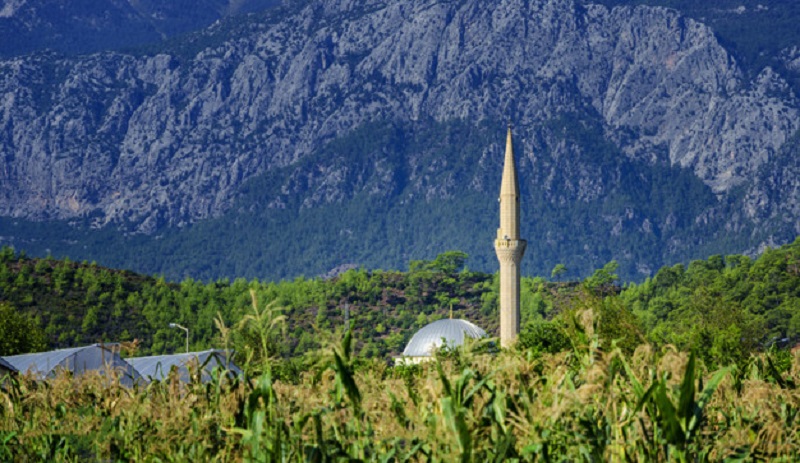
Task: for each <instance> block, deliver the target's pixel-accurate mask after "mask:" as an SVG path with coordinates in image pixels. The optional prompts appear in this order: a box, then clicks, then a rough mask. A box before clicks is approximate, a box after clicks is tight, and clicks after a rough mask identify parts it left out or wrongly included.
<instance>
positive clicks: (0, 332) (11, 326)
mask: <svg viewBox="0 0 800 463" xmlns="http://www.w3.org/2000/svg"><path fill="white" fill-rule="evenodd" d="M46 347H47V343H46V342H45V339H44V333H43V332H42V330H41V329H40V328H39V326H38V325H36V323H35V322H34V321H33V320H32V319H31V318H29V317H27V316H25V315H24V314H21V313H19V312H17V310H16V309H15V308H14V307H12V306H11V304H8V303H6V302H0V356H4V355H17V354H26V353H29V352H40V351H43V350H44V349H45V348H46Z"/></svg>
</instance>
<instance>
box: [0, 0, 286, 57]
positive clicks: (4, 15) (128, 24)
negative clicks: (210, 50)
mask: <svg viewBox="0 0 800 463" xmlns="http://www.w3.org/2000/svg"><path fill="white" fill-rule="evenodd" d="M277 4H279V2H278V1H276V0H167V1H154V0H71V1H69V2H64V1H60V0H5V1H4V2H3V4H2V8H0V56H4V57H11V56H18V55H23V54H27V53H32V52H36V51H42V50H45V49H50V50H55V51H58V52H60V53H66V54H81V53H91V52H97V51H102V50H110V49H115V48H128V47H134V46H137V45H143V44H147V43H153V42H159V41H161V40H163V39H165V38H167V37H172V36H175V35H179V34H182V33H186V32H191V31H195V30H197V29H202V28H204V27H206V26H209V25H210V24H212V23H213V22H214V21H217V20H219V19H222V18H225V17H228V16H232V15H237V14H242V13H248V12H253V11H259V10H264V9H267V8H271V7H273V6H276V5H277Z"/></svg>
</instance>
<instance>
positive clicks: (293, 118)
mask: <svg viewBox="0 0 800 463" xmlns="http://www.w3.org/2000/svg"><path fill="white" fill-rule="evenodd" d="M792 53H794V54H792ZM786 56H787V58H786V59H787V62H791V63H794V62H795V61H796V56H797V53H796V52H795V51H792V50H787V55H786ZM793 60H794V61H793ZM574 113H579V114H583V115H585V116H586V117H589V118H592V119H593V120H594V121H595V122H596V123H597V124H599V126H600V127H601V128H602V131H603V135H604V137H605V139H606V140H608V141H609V142H610V143H611V144H613V145H614V146H615V147H616V148H617V149H619V151H620V152H621V153H625V155H626V156H628V157H629V158H630V159H632V160H634V161H635V162H641V163H659V162H667V163H669V164H671V165H675V166H682V167H685V168H688V169H690V170H691V171H692V172H694V174H695V175H696V176H697V177H699V178H700V179H701V180H702V181H703V182H704V183H705V184H706V185H708V186H709V187H710V188H711V189H712V190H713V191H714V192H715V193H716V194H717V195H718V196H719V197H725V196H726V195H729V194H730V193H731V192H733V191H740V190H742V189H744V190H745V191H749V193H747V195H745V196H746V199H745V200H743V201H745V203H746V204H747V207H746V208H743V211H744V215H743V217H742V219H741V220H745V221H749V222H751V223H758V222H759V221H770V220H773V219H774V217H775V214H773V215H770V214H767V213H765V212H764V211H767V210H771V209H780V205H781V204H782V203H784V202H786V201H793V202H794V203H795V204H796V203H797V191H798V190H799V188H800V187H798V184H799V183H800V181H799V180H798V177H797V176H792V177H785V178H775V175H772V176H770V175H769V174H768V173H764V172H768V171H769V170H770V169H773V170H774V167H770V166H774V165H776V162H778V161H777V159H778V158H780V156H781V153H784V152H785V146H786V145H787V142H788V141H789V140H790V139H791V138H792V137H793V135H795V134H796V133H797V131H798V128H799V127H800V120H799V119H798V102H797V100H796V98H795V96H794V95H793V93H792V91H791V89H790V87H789V86H788V85H787V84H786V82H784V80H783V79H782V77H781V76H779V75H778V74H777V73H775V72H773V71H772V70H771V69H770V68H765V69H764V70H763V71H762V72H761V73H760V74H759V75H758V76H757V77H756V78H755V79H748V78H746V77H745V74H744V73H743V72H742V71H741V70H740V68H739V67H738V65H737V62H736V60H735V59H734V58H733V57H732V55H731V54H729V53H728V52H727V51H726V49H725V48H724V47H722V46H721V45H720V43H718V41H717V40H716V38H715V36H714V33H713V31H712V30H711V29H710V28H708V27H706V26H705V25H704V24H702V23H700V22H697V21H695V20H691V19H688V18H684V17H682V16H681V15H680V14H679V13H678V12H676V11H674V10H669V9H665V8H658V7H641V6H640V7H633V8H631V7H616V8H613V9H609V8H607V7H604V6H599V5H591V4H588V5H586V4H581V3H577V2H575V1H573V0H531V1H525V0H501V1H498V2H481V1H478V0H462V1H455V0H453V1H438V2H427V1H421V0H392V1H375V0H371V1H348V0H339V1H332V0H326V1H312V2H308V3H307V4H305V5H304V6H302V7H294V8H287V9H283V10H277V11H272V12H269V13H265V14H262V15H261V16H259V17H258V18H257V19H255V20H254V19H253V18H251V19H250V20H248V21H242V22H233V21H228V22H220V23H217V24H215V25H214V26H212V27H210V28H209V29H206V30H204V31H202V32H200V33H197V34H194V35H191V36H188V37H187V38H185V39H182V40H180V41H177V42H173V43H171V44H170V45H165V46H164V47H163V48H161V49H159V50H158V51H157V52H153V53H149V54H125V53H118V52H106V53H100V54H94V55H88V56H84V57H61V56H58V55H54V54H51V53H43V54H37V55H33V56H27V57H19V58H14V59H8V60H5V61H2V62H0V159H1V161H0V215H4V216H13V217H22V218H28V219H35V220H47V219H70V218H76V217H87V216H90V217H92V218H93V220H94V224H95V226H98V227H102V226H104V225H107V224H110V223H116V224H122V225H124V226H125V227H129V228H131V229H134V230H137V231H142V232H153V231H156V230H158V229H160V228H162V227H164V226H167V225H176V226H182V225H186V224H189V223H192V222H196V221H198V220H202V219H206V218H209V217H214V216H219V215H221V214H223V213H224V212H226V211H227V210H229V209H230V208H231V206H232V205H233V204H234V201H235V198H236V197H237V194H238V192H239V189H240V187H241V185H242V184H243V182H245V181H247V180H248V179H251V178H254V177H255V176H258V175H261V174H264V173H266V172H271V171H275V170H276V169H279V168H284V167H287V166H292V165H294V164H296V163H298V162H299V161H301V160H303V159H305V158H307V157H308V156H310V155H311V154H313V153H314V152H315V150H319V148H320V147H321V146H324V145H325V144H326V143H328V142H330V141H333V140H336V139H338V138H340V137H342V136H345V135H347V134H349V133H351V132H352V131H353V130H355V129H357V128H359V127H361V126H363V125H364V124H365V123H367V122H370V121H399V122H401V123H402V122H411V123H413V121H420V120H426V119H428V118H430V119H432V120H434V121H438V122H446V121H450V120H463V121H474V122H475V123H476V124H477V123H481V122H486V121H500V122H499V124H498V126H499V127H502V126H503V124H504V121H506V120H507V119H509V118H510V119H511V120H513V121H514V124H515V126H516V129H515V131H516V133H519V139H520V140H521V144H520V146H519V148H518V149H519V154H518V156H519V157H520V158H521V161H520V166H521V167H520V168H521V169H522V170H523V174H524V172H532V171H535V170H536V169H537V166H539V167H541V166H551V168H553V169H555V167H553V166H557V165H558V163H559V161H558V160H559V159H563V158H565V157H570V156H572V155H574V152H573V151H574V150H575V149H578V150H580V144H578V145H577V148H575V147H574V146H571V145H568V144H563V143H561V142H560V141H559V139H558V137H556V136H548V135H547V134H546V133H545V132H546V131H544V132H543V129H542V127H543V126H545V125H546V124H547V123H548V121H552V120H556V119H558V118H560V117H561V116H563V115H564V114H574ZM500 130H502V129H500ZM498 133H500V132H498ZM501 135H502V134H501ZM551 135H552V134H551ZM498 137H501V136H500V135H498ZM487 150H488V147H487ZM487 154H488V153H487ZM444 162H445V164H444V165H440V166H430V168H431V169H434V170H438V171H446V160H444ZM380 164H381V163H380V160H379V159H377V160H376V164H375V165H376V168H375V169H372V170H371V171H370V172H368V173H367V175H371V176H380V175H388V176H389V177H391V175H392V173H391V172H388V173H387V172H384V173H381V168H380ZM297 165H298V166H300V165H301V164H297ZM417 167H419V166H417ZM573 167H574V168H575V169H576V170H577V171H578V172H576V175H575V176H574V177H572V181H573V182H574V184H573V185H566V186H564V188H565V189H566V191H571V193H569V194H568V195H567V197H563V195H562V196H559V197H556V196H557V195H555V193H554V195H555V196H553V197H552V198H551V199H552V201H553V202H554V203H557V202H559V201H576V200H577V201H588V200H591V199H592V198H596V197H598V196H601V195H603V194H604V192H605V190H604V187H603V186H602V185H599V184H597V183H596V182H594V181H593V176H594V175H593V173H592V171H591V168H588V167H586V168H583V167H581V166H580V165H577V164H576V165H574V166H573ZM320 168H325V169H329V170H322V171H320V170H314V169H313V168H312V169H310V170H309V169H306V168H302V169H306V170H302V169H300V168H299V167H298V169H300V170H298V171H295V176H299V177H305V178H309V179H311V180H309V181H310V182H311V183H308V184H305V186H301V187H298V186H297V184H291V183H290V182H289V181H288V180H287V183H286V185H285V186H284V188H283V190H284V192H290V191H291V194H294V195H301V196H304V198H305V199H304V200H303V205H304V207H314V206H316V205H320V204H326V203H330V202H336V201H341V200H342V199H343V198H347V197H351V196H352V193H353V191H352V185H348V184H346V183H345V182H343V181H341V179H343V178H345V177H344V176H343V174H342V169H344V170H346V169H347V166H343V167H341V166H340V168H339V169H338V170H337V169H336V168H334V167H333V166H328V167H325V166H320ZM528 178H529V180H528V182H529V184H528V185H527V186H523V190H525V189H528V190H531V189H545V190H547V189H548V188H551V187H552V185H549V184H548V183H547V178H546V177H539V176H536V177H534V176H529V177H528ZM423 179H424V176H422V175H418V176H414V175H410V176H409V177H408V181H409V182H411V183H414V184H415V185H416V186H417V187H418V190H419V191H420V193H421V194H422V195H423V196H425V195H447V194H456V193H457V192H459V191H462V190H465V189H466V190H473V191H491V189H492V188H493V187H492V188H487V186H486V185H483V184H482V183H481V179H480V178H466V179H452V182H451V184H450V186H448V185H447V184H444V185H442V184H438V185H426V184H425V183H424V181H423ZM522 179H523V180H522V181H523V183H524V182H525V176H524V175H523V176H522ZM568 180H569V179H568ZM535 182H538V183H535ZM365 184H366V183H365ZM292 185H295V186H294V187H293V186H292ZM379 188H380V187H379ZM286 194H288V193H286ZM559 194H560V193H559ZM559 198H560V199H559ZM642 199H643V200H646V198H642ZM268 203H269V204H270V205H271V206H272V207H281V204H282V201H281V198H280V195H278V196H276V197H274V198H272V199H271V200H270V201H268ZM797 213H798V208H797V207H795V208H794V209H792V210H791V212H790V213H789V215H788V216H786V215H782V216H781V219H780V220H782V221H784V223H789V224H792V222H793V223H794V227H795V229H798V228H800V227H798V225H797V224H798V215H797ZM770 217H772V218H770ZM609 220H610V221H613V220H616V219H609ZM698 220H702V218H698ZM787 221H788V222H787ZM667 225H668V224H667ZM611 229H612V230H613V227H612V228H611ZM797 231H798V232H800V229H798V230H797Z"/></svg>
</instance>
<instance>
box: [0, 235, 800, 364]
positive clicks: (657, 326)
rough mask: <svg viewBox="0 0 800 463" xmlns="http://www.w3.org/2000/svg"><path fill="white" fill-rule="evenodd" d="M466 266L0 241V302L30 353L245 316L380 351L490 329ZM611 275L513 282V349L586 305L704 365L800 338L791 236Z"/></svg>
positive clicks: (457, 261)
mask: <svg viewBox="0 0 800 463" xmlns="http://www.w3.org/2000/svg"><path fill="white" fill-rule="evenodd" d="M466 262H468V258H467V256H466V254H464V253H462V252H459V251H450V252H447V253H443V254H441V255H439V256H438V257H437V258H436V259H434V260H430V261H412V262H410V264H409V270H408V271H406V272H396V271H391V272H388V271H367V270H364V269H353V270H349V271H347V272H345V273H343V274H341V275H339V276H336V277H334V278H331V279H328V280H323V279H304V278H298V279H295V280H294V281H282V282H278V283H272V282H261V281H258V280H252V281H246V280H244V279H237V280H235V281H232V282H231V281H228V280H218V281H215V282H210V283H201V282H199V281H195V280H191V279H187V280H184V281H182V282H181V283H170V282H167V281H166V280H164V279H163V278H155V277H146V276H142V275H137V274H134V273H131V272H127V271H118V270H112V269H107V268H102V267H99V266H97V265H94V264H88V263H74V262H70V261H67V260H54V259H31V258H28V257H25V256H24V254H22V255H21V254H16V253H14V251H13V250H11V249H10V248H4V249H3V251H2V253H1V254H0V304H2V305H3V306H4V307H11V308H13V309H15V310H12V311H8V310H6V311H3V312H0V314H2V313H9V312H15V313H20V314H24V315H25V316H26V318H27V319H29V320H33V321H34V322H35V323H34V324H33V325H34V327H33V329H32V330H30V332H31V333H32V336H34V335H36V333H37V332H41V333H42V334H43V337H44V340H45V342H44V344H42V345H37V346H38V348H39V349H43V348H45V347H47V348H57V347H68V346H75V345H81V344H88V343H92V342H98V341H132V340H134V339H138V340H139V342H140V344H139V346H140V347H139V348H140V349H141V351H142V352H143V353H154V354H157V353H166V352H175V351H179V350H181V349H182V348H183V345H184V337H183V336H184V333H183V331H180V330H174V329H170V328H169V323H180V324H182V325H184V326H186V327H188V328H189V329H190V333H191V338H190V348H191V349H197V350H199V349H205V348H209V347H212V346H214V347H223V346H222V345H221V344H220V343H222V337H221V336H220V334H221V330H233V332H234V333H236V336H234V342H236V343H238V346H239V348H240V349H241V348H244V347H245V345H247V344H248V339H249V338H248V337H249V336H253V330H254V329H256V328H254V327H253V326H250V325H249V324H248V323H249V322H248V323H244V324H243V323H242V320H251V319H253V318H254V317H255V318H258V319H259V320H261V321H260V322H259V323H261V324H266V325H269V324H270V323H272V322H273V321H275V320H278V319H279V318H280V316H284V317H285V319H283V320H278V321H276V323H277V325H275V326H273V327H272V328H271V331H270V333H271V336H272V338H271V339H272V344H271V345H270V347H269V350H270V352H269V354H270V355H275V356H278V357H282V358H290V357H297V356H299V355H301V354H303V353H304V352H307V351H309V350H314V349H316V348H319V347H323V346H325V345H326V344H325V343H326V342H327V341H330V340H333V339H336V336H337V335H336V333H341V332H342V331H343V328H344V327H345V326H347V325H348V324H349V323H347V322H346V321H345V320H346V319H347V321H348V322H350V323H352V325H353V328H354V331H353V333H354V334H353V335H354V339H355V342H356V351H357V352H358V353H359V354H360V355H363V356H365V357H389V356H395V355H398V354H399V353H400V352H401V351H402V349H403V347H404V345H405V343H406V342H407V341H408V340H409V339H410V337H411V335H412V334H413V333H414V332H415V331H416V330H417V329H418V328H420V327H422V326H424V325H425V324H427V323H429V322H431V321H433V320H436V319H439V318H443V317H448V316H450V315H451V314H452V316H453V317H457V318H465V319H468V320H471V321H473V322H474V323H476V324H477V325H479V326H481V327H483V328H484V329H486V330H487V331H488V332H489V333H490V334H492V335H496V334H497V328H498V321H497V320H498V315H497V281H496V277H495V276H493V275H491V274H485V273H478V272H472V271H469V270H467V269H466V268H465V263H466ZM616 270H617V264H616V262H609V263H607V264H606V265H604V266H603V267H601V268H599V269H597V270H596V271H595V272H594V273H593V274H592V275H591V276H590V277H588V278H587V279H586V280H584V281H582V282H561V281H549V280H560V279H561V278H562V276H563V272H562V271H563V269H562V268H561V266H558V267H557V268H555V269H554V271H553V272H552V275H551V278H548V279H545V278H540V277H537V278H530V277H526V278H523V281H522V322H523V325H525V326H526V328H525V330H523V335H522V340H523V343H525V344H526V345H540V347H541V346H545V347H543V348H547V349H549V348H551V347H552V346H551V347H547V346H550V344H549V343H551V342H552V343H555V344H553V345H556V346H559V345H562V344H559V342H560V341H558V339H562V340H563V339H564V338H565V337H566V338H569V333H570V326H573V325H574V321H573V320H572V319H571V317H572V316H573V314H575V313H576V312H577V311H582V310H584V309H591V311H592V312H593V313H594V314H595V316H596V320H597V329H598V330H599V332H600V334H601V337H602V339H604V342H605V343H607V347H609V348H610V346H611V342H612V341H613V342H616V343H617V345H619V346H621V347H623V348H625V349H627V350H629V351H631V352H632V351H633V348H635V346H637V345H639V344H641V343H644V342H647V341H649V342H651V343H653V344H654V345H656V346H661V345H665V344H673V345H676V346H677V347H679V348H680V349H689V348H692V347H697V348H700V349H699V351H700V352H701V353H702V355H703V356H704V360H705V361H706V362H708V363H710V364H717V363H719V364H724V363H726V362H728V361H736V360H737V359H742V358H745V357H746V356H747V355H749V353H751V352H754V351H760V350H764V349H767V348H770V347H787V346H791V345H793V344H794V343H795V342H797V341H800V312H798V310H797V308H798V307H800V239H798V240H796V241H795V242H794V243H792V244H790V245H786V246H784V247H781V248H779V249H775V250H768V251H766V252H765V253H764V254H763V255H762V256H760V257H759V258H758V259H755V260H751V259H750V258H748V257H745V256H740V255H732V256H726V257H722V256H712V257H710V258H709V259H707V260H698V261H693V262H691V263H690V264H689V265H688V266H683V265H676V266H673V267H665V268H662V269H661V270H659V271H658V272H657V273H656V276H655V277H653V278H652V279H648V280H646V281H645V282H644V283H642V284H639V285H636V284H630V285H625V286H622V287H620V286H619V277H618V275H617V273H616ZM251 291H252V293H253V295H254V296H255V299H256V301H257V303H256V308H255V309H254V307H253V301H252V299H251ZM266 325H264V326H266ZM7 326H8V325H7ZM259 326H261V325H259ZM6 329H11V328H6ZM551 336H554V337H553V338H552V339H551V338H550V337H551ZM34 337H35V336H34ZM543 342H544V344H542V343H543ZM567 344H569V343H568V342H567ZM229 347H230V346H229ZM562 347H563V345H562Z"/></svg>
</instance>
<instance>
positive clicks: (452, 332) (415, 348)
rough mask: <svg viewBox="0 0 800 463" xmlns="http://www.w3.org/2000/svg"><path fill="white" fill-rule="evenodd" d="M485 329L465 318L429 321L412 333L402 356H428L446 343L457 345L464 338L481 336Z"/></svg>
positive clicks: (483, 335)
mask: <svg viewBox="0 0 800 463" xmlns="http://www.w3.org/2000/svg"><path fill="white" fill-rule="evenodd" d="M485 336H486V331H483V329H481V328H480V327H478V326H477V325H475V324H474V323H470V322H468V321H466V320H453V319H443V320H437V321H435V322H433V323H429V324H427V325H425V326H423V327H422V328H420V330H419V331H417V332H416V333H414V336H412V337H411V341H409V342H408V345H407V346H406V348H405V350H404V351H403V356H404V357H430V356H431V353H432V352H433V350H435V349H438V348H440V347H442V345H443V344H445V343H446V344H447V346H448V347H458V346H460V345H462V344H464V340H465V339H466V338H467V337H469V338H472V339H478V338H483V337H485Z"/></svg>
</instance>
